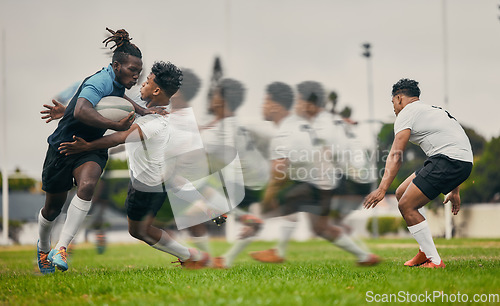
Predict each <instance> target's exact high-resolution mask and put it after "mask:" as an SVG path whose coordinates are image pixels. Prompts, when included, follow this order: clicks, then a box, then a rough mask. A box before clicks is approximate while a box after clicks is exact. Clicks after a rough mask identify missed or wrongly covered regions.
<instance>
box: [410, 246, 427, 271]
mask: <svg viewBox="0 0 500 306" xmlns="http://www.w3.org/2000/svg"><path fill="white" fill-rule="evenodd" d="M427 260H429V259H428V258H427V256H425V253H424V252H422V250H418V253H417V255H415V257H413V258H412V259H410V260H408V261H407V262H405V263H404V265H405V266H407V267H416V266H420V265H421V264H423V263H425V262H426V261H427Z"/></svg>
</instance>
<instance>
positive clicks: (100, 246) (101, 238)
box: [96, 231, 106, 254]
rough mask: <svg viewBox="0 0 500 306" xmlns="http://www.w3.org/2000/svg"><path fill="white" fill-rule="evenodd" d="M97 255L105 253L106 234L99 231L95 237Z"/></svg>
mask: <svg viewBox="0 0 500 306" xmlns="http://www.w3.org/2000/svg"><path fill="white" fill-rule="evenodd" d="M96 248H97V254H103V253H104V251H106V232H104V231H99V232H98V233H97V235H96Z"/></svg>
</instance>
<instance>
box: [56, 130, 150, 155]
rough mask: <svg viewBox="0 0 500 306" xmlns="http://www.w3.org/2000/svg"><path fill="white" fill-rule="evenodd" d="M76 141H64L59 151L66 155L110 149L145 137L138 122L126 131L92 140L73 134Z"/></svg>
mask: <svg viewBox="0 0 500 306" xmlns="http://www.w3.org/2000/svg"><path fill="white" fill-rule="evenodd" d="M73 139H74V140H75V141H73V142H63V143H61V144H60V145H59V149H58V150H59V153H61V154H64V155H72V154H77V153H81V152H86V151H93V150H99V149H108V148H111V147H114V146H117V145H119V144H122V143H125V141H141V140H143V139H144V136H143V134H142V130H141V128H140V127H139V125H137V124H133V125H132V126H131V127H130V129H128V130H126V131H121V132H116V133H113V134H110V135H107V136H104V137H101V138H99V139H97V140H94V141H92V142H87V141H85V140H84V139H83V138H81V137H76V136H73Z"/></svg>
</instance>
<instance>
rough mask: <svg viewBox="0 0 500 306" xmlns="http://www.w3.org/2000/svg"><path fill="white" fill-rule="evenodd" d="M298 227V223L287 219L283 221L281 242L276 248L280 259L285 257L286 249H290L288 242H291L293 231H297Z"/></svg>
mask: <svg viewBox="0 0 500 306" xmlns="http://www.w3.org/2000/svg"><path fill="white" fill-rule="evenodd" d="M296 226H297V222H295V221H290V220H286V219H285V220H283V221H282V225H281V235H280V240H279V241H278V245H277V246H276V249H277V250H278V255H279V256H280V257H283V258H284V257H285V254H286V249H287V247H288V241H290V238H291V237H292V234H293V231H294V230H295V227H296Z"/></svg>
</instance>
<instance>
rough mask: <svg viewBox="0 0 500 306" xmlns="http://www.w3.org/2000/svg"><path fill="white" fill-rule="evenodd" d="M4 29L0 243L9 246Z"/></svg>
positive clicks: (4, 48) (3, 35) (3, 43)
mask: <svg viewBox="0 0 500 306" xmlns="http://www.w3.org/2000/svg"><path fill="white" fill-rule="evenodd" d="M5 36H6V34H5V29H4V28H3V27H2V59H1V61H2V70H1V72H0V73H1V75H0V77H1V85H2V91H1V92H2V94H1V97H0V99H1V100H0V105H1V106H2V110H1V114H2V117H3V118H2V123H3V124H2V141H3V142H4V143H3V144H2V145H1V148H2V152H1V156H2V159H1V171H2V219H3V221H2V222H3V230H2V242H3V243H5V244H9V174H8V172H7V118H6V117H7V95H6V92H7V86H6V84H7V81H6V77H7V75H6V71H5V65H7V61H6V60H5V52H6V47H5V40H6V39H5Z"/></svg>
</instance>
